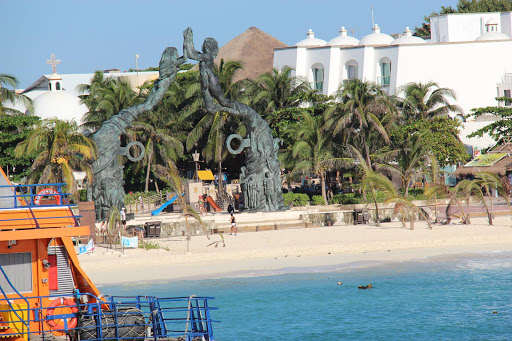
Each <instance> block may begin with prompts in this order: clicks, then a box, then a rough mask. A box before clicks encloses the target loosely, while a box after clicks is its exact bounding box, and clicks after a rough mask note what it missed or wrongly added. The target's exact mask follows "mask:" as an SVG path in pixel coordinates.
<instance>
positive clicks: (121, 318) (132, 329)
mask: <svg viewBox="0 0 512 341" xmlns="http://www.w3.org/2000/svg"><path fill="white" fill-rule="evenodd" d="M98 325H99V321H96V318H95V316H94V315H88V316H83V317H82V319H81V323H80V327H79V333H80V340H91V339H99V335H98V328H97V326H98ZM101 325H102V328H101V333H102V334H103V338H104V339H106V338H112V339H113V338H116V326H115V325H116V316H115V313H114V311H112V310H105V311H102V314H101ZM117 330H118V332H119V335H118V337H119V339H121V340H123V339H129V340H131V341H144V337H145V335H146V322H145V319H144V315H143V314H142V311H141V310H139V309H137V308H133V307H129V308H119V309H118V310H117Z"/></svg>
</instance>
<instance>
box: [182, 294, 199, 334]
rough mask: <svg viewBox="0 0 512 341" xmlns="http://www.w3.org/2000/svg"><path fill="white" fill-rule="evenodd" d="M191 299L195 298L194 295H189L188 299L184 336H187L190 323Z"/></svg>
mask: <svg viewBox="0 0 512 341" xmlns="http://www.w3.org/2000/svg"><path fill="white" fill-rule="evenodd" d="M192 297H197V296H196V295H190V297H189V298H188V311H187V324H185V336H186V335H187V331H188V322H189V321H190V308H191V305H192Z"/></svg>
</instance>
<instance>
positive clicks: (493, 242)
mask: <svg viewBox="0 0 512 341" xmlns="http://www.w3.org/2000/svg"><path fill="white" fill-rule="evenodd" d="M471 222H472V224H471V225H458V224H454V225H434V227H433V230H429V229H427V225H426V223H423V222H416V224H415V229H414V230H412V231H411V230H409V229H408V226H407V228H403V227H402V226H401V224H400V223H383V224H382V226H381V227H376V226H371V225H358V226H333V227H321V228H311V229H288V230H277V231H260V232H247V233H239V234H238V235H237V236H230V235H229V234H227V235H224V239H225V245H226V246H225V247H222V240H221V237H220V236H219V235H213V236H211V237H210V240H208V239H207V238H206V237H205V236H194V237H192V238H191V241H190V250H191V252H190V253H188V254H187V253H186V239H185V238H184V237H172V238H162V239H156V240H152V239H151V241H153V242H158V243H159V244H161V245H162V246H165V247H168V248H169V249H170V251H166V250H163V249H159V250H148V251H146V250H143V249H126V250H125V253H124V254H123V255H121V254H120V253H119V252H111V251H108V250H106V249H104V248H97V249H96V250H95V251H94V254H92V255H80V256H79V259H80V264H81V266H82V267H83V268H84V270H85V271H86V272H87V274H88V275H89V276H90V277H91V279H92V280H93V282H94V283H96V284H97V285H107V284H120V283H127V282H132V281H153V280H169V281H172V280H178V279H190V278H198V277H206V278H214V277H222V276H234V275H252V274H258V273H260V274H272V273H282V272H286V271H289V269H290V268H305V271H307V270H311V268H322V267H327V266H335V265H343V264H349V263H353V262H360V261H361V262H370V263H373V262H380V261H384V262H395V261H405V260H419V259H425V258H427V257H433V256H441V255H454V254H463V253H479V252H488V251H511V250H512V220H511V217H508V216H500V217H497V218H496V219H495V225H494V226H489V225H488V224H487V220H486V219H485V218H472V220H471ZM216 241H219V243H218V246H217V247H215V246H214V245H211V246H207V245H208V244H210V243H213V242H216ZM306 268H309V269H306Z"/></svg>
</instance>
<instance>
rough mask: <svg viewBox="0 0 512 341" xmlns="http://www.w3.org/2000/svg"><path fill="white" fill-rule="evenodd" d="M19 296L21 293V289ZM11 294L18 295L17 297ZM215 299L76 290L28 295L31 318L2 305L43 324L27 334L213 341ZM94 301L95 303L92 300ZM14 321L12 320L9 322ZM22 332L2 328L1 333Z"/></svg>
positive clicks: (116, 340)
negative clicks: (101, 294) (99, 294)
mask: <svg viewBox="0 0 512 341" xmlns="http://www.w3.org/2000/svg"><path fill="white" fill-rule="evenodd" d="M18 295H19V296H20V297H22V296H21V294H18ZM4 297H5V296H4ZM64 297H67V298H70V297H72V302H73V304H69V302H71V301H69V300H68V301H64V300H63V299H62V298H64ZM10 299H11V300H13V298H12V297H11V298H10ZM211 299H213V298H212V297H195V296H191V297H173V298H159V297H155V296H107V297H105V298H104V299H99V298H98V297H96V296H94V295H91V294H87V293H86V294H84V293H76V294H72V295H49V296H37V297H24V300H27V302H28V301H32V302H34V301H37V304H35V307H29V308H28V312H27V315H26V316H28V317H27V318H26V319H24V318H22V314H18V313H17V312H18V311H19V309H15V308H14V306H12V305H10V306H9V309H8V310H5V309H4V310H0V314H2V315H6V314H4V313H11V312H14V313H15V315H16V316H17V318H18V320H19V321H21V322H22V323H23V324H24V325H25V326H27V328H28V327H29V326H30V323H37V324H38V326H39V328H38V331H30V329H27V331H26V332H23V333H22V334H25V335H23V336H24V337H25V336H28V337H30V336H32V337H34V336H35V335H39V334H41V335H42V336H43V338H44V337H45V335H46V336H47V335H49V334H48V332H54V333H55V332H57V333H65V334H69V335H74V337H75V339H76V337H77V336H79V338H80V340H90V341H107V340H113V341H120V340H134V341H144V340H149V339H153V340H155V341H157V340H162V339H169V338H180V337H181V338H183V339H184V340H186V341H193V340H195V339H196V338H198V337H199V338H201V339H204V340H206V341H214V334H213V328H212V323H214V322H218V321H214V320H212V319H211V318H210V311H211V310H216V309H217V308H211V307H209V305H208V300H211ZM6 300H7V298H3V299H0V304H3V303H4V301H6ZM7 301H8V300H7ZM48 301H49V302H50V304H46V305H45V304H44V302H48ZM92 301H95V302H93V303H89V302H92ZM75 302H76V303H75ZM52 303H53V304H52ZM71 309H73V311H74V312H72V310H71ZM24 310H26V309H24ZM62 310H68V311H67V312H63V311H62ZM15 322H16V321H7V323H10V324H12V323H15ZM45 333H46V334H45ZM19 334H20V333H19V332H17V333H14V332H9V331H7V332H1V331H0V336H2V337H6V336H14V335H19Z"/></svg>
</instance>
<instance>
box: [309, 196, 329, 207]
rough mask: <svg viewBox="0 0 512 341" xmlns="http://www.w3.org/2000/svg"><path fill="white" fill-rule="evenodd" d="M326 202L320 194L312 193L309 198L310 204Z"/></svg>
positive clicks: (323, 203)
mask: <svg viewBox="0 0 512 341" xmlns="http://www.w3.org/2000/svg"><path fill="white" fill-rule="evenodd" d="M326 203H327V202H326V201H325V200H324V197H323V196H321V195H313V197H312V198H311V205H325V204H326Z"/></svg>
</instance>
